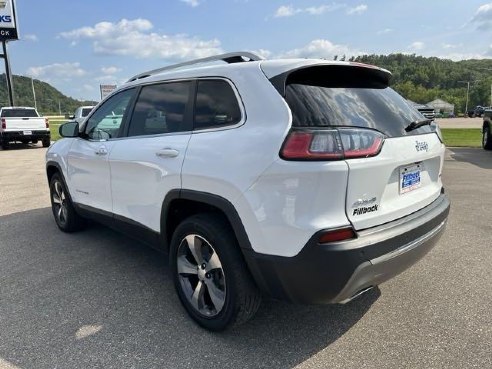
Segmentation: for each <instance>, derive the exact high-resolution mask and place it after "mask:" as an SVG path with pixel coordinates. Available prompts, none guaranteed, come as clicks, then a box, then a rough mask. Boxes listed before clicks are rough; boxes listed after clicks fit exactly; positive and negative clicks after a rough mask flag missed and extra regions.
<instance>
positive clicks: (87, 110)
mask: <svg viewBox="0 0 492 369" xmlns="http://www.w3.org/2000/svg"><path fill="white" fill-rule="evenodd" d="M91 111H92V108H83V109H82V117H86V116H88V115H89V113H90V112H91Z"/></svg>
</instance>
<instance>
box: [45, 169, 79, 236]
mask: <svg viewBox="0 0 492 369" xmlns="http://www.w3.org/2000/svg"><path fill="white" fill-rule="evenodd" d="M50 198H51V210H52V211H53V216H54V217H55V222H56V225H57V226H58V228H60V229H61V230H62V231H63V232H68V233H71V232H76V231H79V230H81V229H83V228H84V227H85V225H86V220H85V219H84V218H82V217H81V216H80V215H79V214H77V212H76V211H75V208H74V206H73V204H72V200H71V198H70V194H69V193H68V190H67V188H66V186H65V182H64V181H63V180H62V177H61V175H60V174H59V173H55V174H53V176H52V177H51V180H50Z"/></svg>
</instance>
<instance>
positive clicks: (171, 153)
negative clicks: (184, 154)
mask: <svg viewBox="0 0 492 369" xmlns="http://www.w3.org/2000/svg"><path fill="white" fill-rule="evenodd" d="M155 154H156V155H157V156H158V157H160V158H175V157H176V156H178V155H179V151H178V150H175V149H171V148H166V149H162V150H159V151H157V152H156V153H155Z"/></svg>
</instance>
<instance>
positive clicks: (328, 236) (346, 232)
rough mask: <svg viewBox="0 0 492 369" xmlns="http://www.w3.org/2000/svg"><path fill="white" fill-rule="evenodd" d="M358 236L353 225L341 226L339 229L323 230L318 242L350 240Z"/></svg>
mask: <svg viewBox="0 0 492 369" xmlns="http://www.w3.org/2000/svg"><path fill="white" fill-rule="evenodd" d="M356 237H357V236H356V234H355V232H354V230H353V228H352V227H347V228H339V229H334V230H330V231H325V232H322V233H321V234H320V236H319V239H318V242H319V243H330V242H337V241H344V240H350V239H352V238H356Z"/></svg>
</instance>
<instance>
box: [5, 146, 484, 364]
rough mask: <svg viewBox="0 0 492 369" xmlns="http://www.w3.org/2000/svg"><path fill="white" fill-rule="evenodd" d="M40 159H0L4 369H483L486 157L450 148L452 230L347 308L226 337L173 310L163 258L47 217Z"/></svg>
mask: <svg viewBox="0 0 492 369" xmlns="http://www.w3.org/2000/svg"><path fill="white" fill-rule="evenodd" d="M44 153H45V149H42V148H41V147H36V148H34V147H30V148H28V147H27V146H15V147H14V149H13V150H9V151H1V150H0V189H1V191H0V368H9V369H11V368H36V369H41V368H119V369H121V368H197V367H207V368H223V367H226V368H294V367H295V368H472V367H475V368H491V367H492V355H491V352H492V314H491V306H492V292H491V286H492V268H491V265H492V247H491V241H490V240H491V234H492V227H491V226H490V219H491V217H490V214H491V210H490V209H492V186H491V183H492V153H491V152H485V151H483V150H479V149H453V150H449V151H448V152H447V156H446V161H445V170H444V175H443V176H444V182H445V185H446V189H447V193H448V194H449V196H450V198H451V201H452V210H451V214H450V219H449V224H448V228H447V231H446V233H445V234H444V236H443V237H442V238H441V241H440V242H439V244H438V245H437V246H436V247H435V248H434V249H433V250H432V251H431V253H429V254H428V255H427V256H426V257H425V258H424V259H423V260H422V261H421V262H420V263H418V264H417V265H415V266H414V267H413V268H411V269H410V270H408V271H406V272H405V273H403V274H402V275H400V276H398V277H397V278H395V279H393V280H391V281H389V282H387V283H385V284H383V285H382V286H380V289H379V291H378V290H376V291H374V292H372V293H369V294H366V295H365V296H362V297H361V298H359V299H358V300H356V301H353V302H351V303H349V304H347V305H345V306H337V305H336V306H294V305H290V304H287V303H283V302H276V301H265V302H264V304H263V305H262V307H261V308H260V311H259V313H258V315H257V317H256V319H254V320H253V321H251V322H249V323H248V324H246V325H244V326H242V327H240V328H237V329H235V330H234V331H231V332H226V333H222V334H211V333H208V332H206V331H204V330H202V329H200V328H199V327H197V326H196V325H195V324H194V323H193V322H192V321H191V320H190V319H188V317H187V316H186V314H185V312H184V311H183V309H182V308H181V306H180V304H179V301H178V299H177V297H176V296H175V294H174V290H173V286H172V283H171V281H170V278H169V277H168V268H167V265H166V260H165V258H164V257H163V256H161V255H159V254H158V253H156V252H155V251H153V250H151V249H148V248H146V247H143V246H141V245H139V244H138V242H135V241H133V240H130V239H128V238H126V237H123V236H121V235H119V234H117V233H115V232H113V231H111V230H109V229H106V228H103V227H101V226H93V227H91V228H89V229H88V230H86V231H84V232H82V233H78V234H72V235H68V234H63V233H61V232H59V231H58V229H57V228H56V226H55V223H54V221H53V219H52V214H51V211H50V209H49V208H48V206H49V198H48V191H47V189H48V188H47V183H46V178H45V175H44V163H43V157H44Z"/></svg>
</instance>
